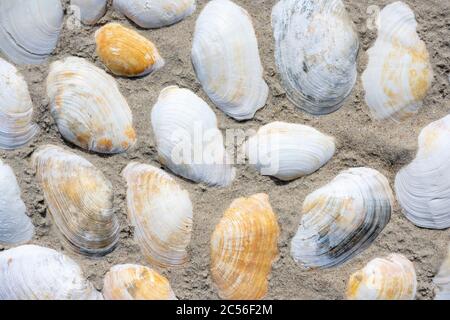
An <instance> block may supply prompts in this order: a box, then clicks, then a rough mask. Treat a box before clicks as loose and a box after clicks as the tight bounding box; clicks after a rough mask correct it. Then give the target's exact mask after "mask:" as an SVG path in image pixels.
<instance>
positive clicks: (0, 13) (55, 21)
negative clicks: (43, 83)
mask: <svg viewBox="0 0 450 320" xmlns="http://www.w3.org/2000/svg"><path fill="white" fill-rule="evenodd" d="M63 16H64V13H63V8H62V6H61V2H60V0H33V1H30V0H2V1H0V52H2V53H3V54H4V55H5V56H6V57H7V58H8V59H9V60H11V61H12V62H14V63H16V64H39V63H42V62H44V61H45V60H46V59H47V57H48V56H49V55H50V54H51V53H52V52H53V50H54V49H55V48H56V44H57V42H58V38H59V33H60V31H61V28H62V23H63Z"/></svg>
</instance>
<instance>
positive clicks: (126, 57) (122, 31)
mask: <svg viewBox="0 0 450 320" xmlns="http://www.w3.org/2000/svg"><path fill="white" fill-rule="evenodd" d="M95 41H96V43H97V54H98V55H99V57H100V58H101V60H102V61H103V63H104V64H105V65H106V66H107V67H108V69H109V70H111V72H112V73H114V74H115V75H118V76H125V77H139V76H144V75H147V74H149V73H152V72H154V71H156V70H158V69H160V68H162V67H163V66H164V60H163V59H162V58H161V56H160V55H159V52H158V50H157V49H156V47H155V45H154V44H153V43H152V42H150V41H149V40H147V39H146V38H145V37H143V36H141V35H140V34H139V33H137V32H136V31H134V30H131V29H128V28H125V27H123V26H121V25H120V24H118V23H108V24H107V25H105V26H103V27H102V28H100V29H98V30H97V32H96V33H95Z"/></svg>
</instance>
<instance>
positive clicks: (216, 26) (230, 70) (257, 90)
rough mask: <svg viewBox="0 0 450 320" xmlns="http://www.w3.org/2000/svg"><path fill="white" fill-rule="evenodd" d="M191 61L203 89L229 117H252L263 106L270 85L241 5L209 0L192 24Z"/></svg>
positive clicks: (249, 20)
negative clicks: (193, 26) (193, 27)
mask: <svg viewBox="0 0 450 320" xmlns="http://www.w3.org/2000/svg"><path fill="white" fill-rule="evenodd" d="M192 62H193V65H194V68H195V72H196V73H197V77H198V79H199V81H200V83H201V84H202V86H203V90H205V92H206V93H207V94H208V96H209V98H210V99H211V100H212V102H213V103H214V104H215V105H216V106H217V107H218V108H219V109H221V110H222V111H223V112H225V113H226V114H227V115H229V116H230V117H232V118H234V119H236V120H246V119H251V118H253V116H254V115H255V112H256V111H257V110H259V109H261V108H262V107H264V105H265V103H266V100H267V96H268V93H269V88H268V86H267V84H266V83H265V82H264V79H263V68H262V65H261V60H260V58H259V52H258V43H257V40H256V35H255V31H254V30H253V25H252V21H251V18H250V15H249V14H248V13H247V11H245V10H244V9H243V8H241V7H239V6H238V5H236V4H234V3H233V2H231V1H229V0H212V1H210V2H208V4H207V5H206V6H205V8H204V9H203V11H202V12H201V14H200V16H199V17H198V19H197V22H196V25H195V32H194V39H193V44H192Z"/></svg>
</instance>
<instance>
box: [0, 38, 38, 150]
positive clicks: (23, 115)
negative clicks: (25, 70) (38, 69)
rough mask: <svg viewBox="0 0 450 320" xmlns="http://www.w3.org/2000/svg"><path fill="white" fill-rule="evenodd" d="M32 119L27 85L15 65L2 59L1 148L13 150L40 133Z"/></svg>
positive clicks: (0, 67) (0, 78)
mask: <svg viewBox="0 0 450 320" xmlns="http://www.w3.org/2000/svg"><path fill="white" fill-rule="evenodd" d="M0 32H1V31H0ZM32 118H33V104H32V102H31V97H30V94H29V92H28V86H27V83H26V82H25V80H24V79H23V77H22V75H21V74H20V73H19V72H18V71H17V69H16V68H15V67H14V66H13V65H11V64H9V63H8V62H6V61H5V60H3V59H1V58H0V148H1V149H6V150H12V149H16V148H20V147H22V146H24V145H26V144H27V143H29V142H30V141H31V140H32V139H33V138H34V137H35V135H36V134H37V133H38V131H39V129H38V126H37V125H36V124H34V123H33V122H32Z"/></svg>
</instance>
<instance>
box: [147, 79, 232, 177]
mask: <svg viewBox="0 0 450 320" xmlns="http://www.w3.org/2000/svg"><path fill="white" fill-rule="evenodd" d="M151 118H152V119H151V120H152V127H153V132H154V134H155V138H156V145H157V150H158V154H159V158H160V161H161V163H162V164H164V165H165V166H166V167H168V168H169V169H170V170H172V171H173V172H174V173H175V174H177V175H180V176H182V177H184V178H186V179H189V180H192V181H195V182H204V183H206V184H208V185H213V186H214V185H215V186H228V185H230V184H231V182H232V181H233V179H234V177H235V169H234V168H233V167H232V165H231V164H230V163H231V159H230V155H229V154H228V153H227V151H226V150H225V147H224V144H223V136H222V133H221V132H220V131H219V129H218V128H217V118H216V115H215V114H214V112H213V111H212V110H211V108H210V107H209V106H208V105H207V104H206V102H204V101H203V100H202V99H201V98H199V97H198V96H197V95H195V93H193V92H192V91H190V90H188V89H180V88H178V87H177V86H170V87H167V88H165V89H163V90H162V91H161V93H160V95H159V98H158V101H157V103H156V104H155V106H154V107H153V110H152V116H151Z"/></svg>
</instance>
